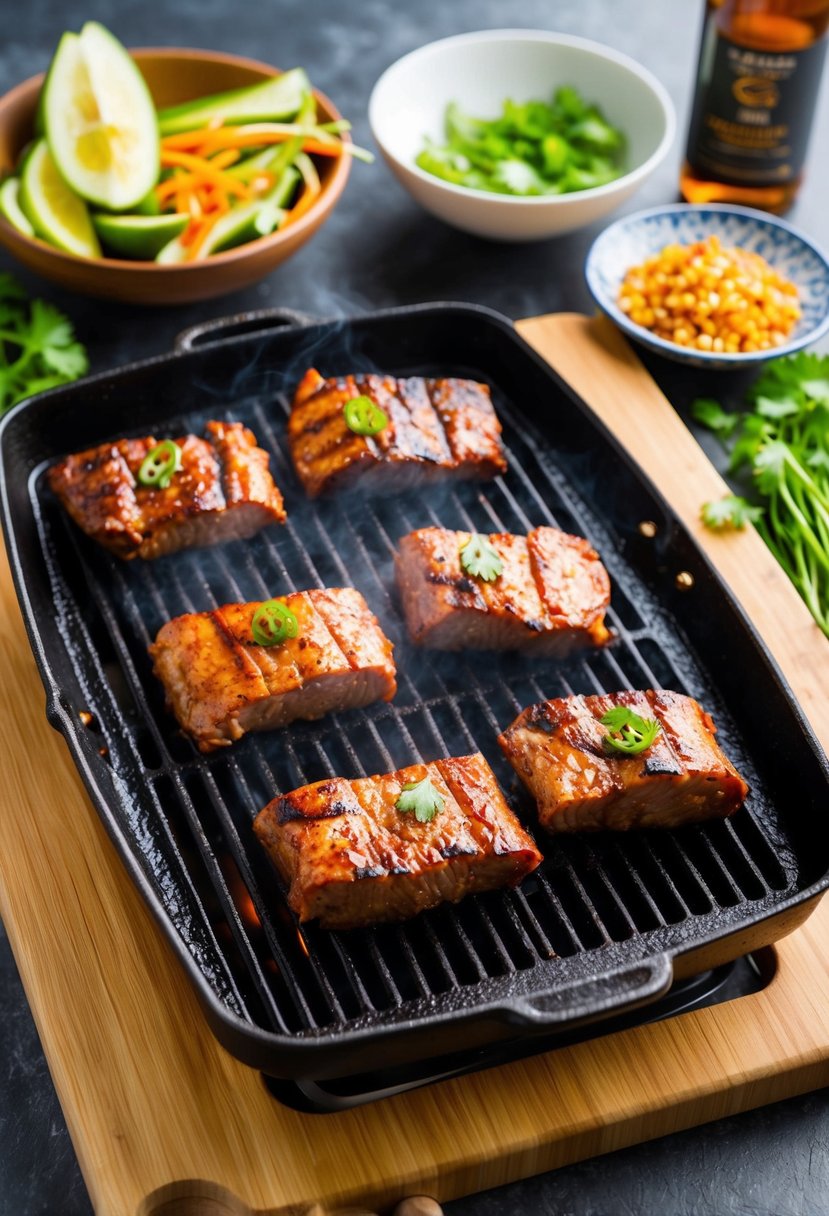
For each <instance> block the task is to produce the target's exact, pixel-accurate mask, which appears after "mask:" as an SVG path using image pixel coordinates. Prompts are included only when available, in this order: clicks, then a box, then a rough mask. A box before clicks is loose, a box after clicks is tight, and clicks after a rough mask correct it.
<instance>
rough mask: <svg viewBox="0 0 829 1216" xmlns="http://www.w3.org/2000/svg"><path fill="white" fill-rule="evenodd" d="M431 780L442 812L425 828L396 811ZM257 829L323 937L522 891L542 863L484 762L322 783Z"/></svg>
mask: <svg viewBox="0 0 829 1216" xmlns="http://www.w3.org/2000/svg"><path fill="white" fill-rule="evenodd" d="M426 776H428V777H429V778H430V779H431V781H432V783H433V785H434V786H435V788H436V789H437V790H438V792H439V793H440V794H441V795H442V796H443V798H444V799H445V803H444V806H443V809H442V810H440V811H438V813H437V814H436V815H435V817H434V819H432V820H431V821H430V822H429V823H420V822H418V820H417V819H416V818H415V816H414V814H411V813H404V812H401V811H399V810H397V808H396V807H395V802H396V801H397V799H398V798H399V796H400V793H401V791H402V789H403V786H404V785H405V784H406V783H407V782H410V781H421V780H422V779H423V778H424V777H426ZM253 827H254V831H255V832H256V835H257V837H258V838H259V841H260V842H261V844H262V845H263V847H264V848H265V849H266V850H267V852H268V854H269V855H270V857H271V860H272V861H273V863H274V865H275V866H276V868H277V870H278V871H279V873H280V874H281V875H282V877H283V879H284V880H285V882H286V883H288V884H289V886H290V890H289V894H288V902H289V903H290V905H291V908H292V909H293V910H294V912H295V913H296V914H297V916H298V917H299V919H300V920H301V921H306V920H313V919H314V918H318V919H319V922H320V924H321V925H322V927H323V928H324V929H353V928H356V927H358V926H361V925H372V924H376V923H378V922H381V921H391V920H404V919H406V918H408V917H410V916H415V915H416V914H417V913H418V912H422V911H423V910H424V909H426V908H433V907H435V905H436V904H439V903H442V902H443V901H444V900H450V901H451V902H453V903H455V902H457V901H458V900H460V899H462V898H463V897H464V896H465V895H469V894H471V893H473V892H477V891H490V890H494V889H495V888H497V887H502V886H507V885H509V886H516V885H517V884H518V883H519V882H520V881H521V879H522V878H524V877H525V875H527V874H529V872H530V871H531V870H534V869H535V867H536V866H537V865H538V863H539V862H540V861H541V854H540V853H539V851H538V849H537V848H536V846H535V844H534V842H533V840H532V838H531V837H530V836H528V835H527V833H526V832H525V831H524V830H523V828H522V827H521V825H520V824H519V823H518V820H517V819H516V818H515V816H514V815H513V814H512V812H511V811H510V809H509V807H508V806H507V804H506V802H505V801H504V797H503V794H502V793H501V790H500V788H499V786H498V783H497V781H496V780H495V775H494V774H493V772H492V770H491V768H490V767H489V765H488V764H487V762H486V760H485V759H484V758H483V756H482V755H481V754H480V753H475V754H473V755H471V756H461V757H458V758H455V759H450V760H436V761H433V762H432V763H430V764H414V765H412V766H411V767H409V768H404V769H400V770H399V771H398V772H395V773H384V774H381V775H379V776H375V777H364V778H361V779H359V780H356V781H347V780H345V779H344V778H342V777H333V778H329V779H328V780H326V781H317V782H316V783H315V784H313V785H305V786H302V787H301V788H300V789H296V790H293V791H292V792H291V793H289V794H283V795H281V796H279V797H277V798H274V800H273V801H272V802H270V803H269V804H268V805H267V806H266V807H265V808H264V810H262V811H260V812H259V814H258V815H257V817H256V819H255V820H254V824H253Z"/></svg>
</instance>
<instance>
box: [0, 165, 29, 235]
mask: <svg viewBox="0 0 829 1216" xmlns="http://www.w3.org/2000/svg"><path fill="white" fill-rule="evenodd" d="M0 215H2V216H3V217H4V218H5V219H7V220H8V221H9V223H10V224H11V226H12V228H16V229H17V231H18V232H22V233H23V235H24V236H34V234H35V230H34V228H33V227H32V225H31V224H30V223H29V221H28V219H27V218H26V216H25V215H24V214H23V211H22V210H21V207H20V178H19V177H7V178H6V180H5V181H4V182H3V185H2V186H0Z"/></svg>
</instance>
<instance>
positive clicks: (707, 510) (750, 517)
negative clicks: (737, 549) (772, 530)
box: [700, 494, 763, 532]
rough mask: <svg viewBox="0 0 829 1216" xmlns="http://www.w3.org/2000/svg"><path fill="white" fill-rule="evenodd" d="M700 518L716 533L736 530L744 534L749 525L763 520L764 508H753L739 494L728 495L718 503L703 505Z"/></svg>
mask: <svg viewBox="0 0 829 1216" xmlns="http://www.w3.org/2000/svg"><path fill="white" fill-rule="evenodd" d="M700 517H701V519H702V522H703V523H704V524H705V526H706V528H711V529H712V530H713V531H714V532H724V531H726V530H728V529H735V528H736V530H737V531H738V532H742V530H743V529H744V528H745V526H746V524H747V523H755V522H756V521H757V520H758V519H762V518H763V508H762V507H753V506H752V505H751V503H749V502H747V501H746V499H745V498H740V497H739V496H738V495H737V494H726V495H725V497H724V498H720V499H718V500H717V501H716V502H706V503H703V506H702V510H701V511H700Z"/></svg>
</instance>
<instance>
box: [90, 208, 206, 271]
mask: <svg viewBox="0 0 829 1216" xmlns="http://www.w3.org/2000/svg"><path fill="white" fill-rule="evenodd" d="M189 222H190V216H189V215H180V214H177V213H176V214H173V215H93V216H92V223H93V224H94V226H95V231H96V232H97V233H98V236H99V237H100V238H101V243H102V244H103V246H104V248H105V249H110V250H112V252H113V253H118V254H120V255H121V256H122V257H125V258H143V259H144V260H145V261H152V259H153V258H154V257H155V255H156V254H157V253H158V252H159V251H160V250H161V249H163V248H164V246H165V245H167V244H169V242H170V241H172V240H174V238H175V237H177V236H179V235H180V233H182V232H183V231H184V229H185V228H186V227H187V225H188V223H189Z"/></svg>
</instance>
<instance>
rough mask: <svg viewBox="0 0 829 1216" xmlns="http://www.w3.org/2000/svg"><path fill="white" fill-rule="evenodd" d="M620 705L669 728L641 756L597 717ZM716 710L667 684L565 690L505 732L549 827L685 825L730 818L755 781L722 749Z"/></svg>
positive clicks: (508, 750) (506, 745)
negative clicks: (619, 745) (618, 745)
mask: <svg viewBox="0 0 829 1216" xmlns="http://www.w3.org/2000/svg"><path fill="white" fill-rule="evenodd" d="M616 706H626V707H628V708H629V709H631V710H633V712H634V713H636V714H638V715H639V716H640V717H642V718H650V719H652V720H653V719H655V720H656V721H657V722H658V723H659V725H660V727H661V730H660V731H659V734H658V735H657V736H656V739H655V741H654V742H653V743H652V744H651V746H650V747H649V748H648V749H647V750H646V751H642V752H640V753H638V754H636V755H625V754H624V753H621V752H618V751H613V750H611V749H609V748H608V747H607V745H606V744H605V742H604V739H605V738H606V736H607V734H608V728H607V727H606V726H603V725H602V724H601V722H600V721H599V719H600V718H601V717H602V716H603V715H604V714H606V713H607V712H608V710H610V709H613V708H615V707H616ZM715 733H716V727H715V726H714V723H713V722H712V721H711V718H710V716H709V715H708V714H707V713H706V712H705V710H704V709H702V708H701V707H700V705H699V704H698V703H697V702H696V701H695V700H693V698H692V697H686V696H683V695H682V694H681V693H677V692H667V691H666V690H664V689H657V690H656V691H654V690H653V689H648V690H647V691H646V692H619V693H612V694H610V695H608V696H595V697H562V698H561V699H560V700H555V701H542V702H541V703H540V704H538V705H532V706H530V708H529V709H525V710H524V711H523V713H521V714H519V716H518V717H517V718H516V719H515V721H514V722H513V723H512V725H511V726H510V727H509V728H508V729H507V730H505V731H504V733H503V734H502V735H500V736H499V739H498V742H499V743H500V744H501V747H502V748H503V750H504V752H505V754H506V757H507V759H508V760H509V762H510V764H511V765H512V767H513V768H514V769H515V771H516V773H518V775H519V777H520V778H521V780H522V781H524V783H525V784H526V785H527V786H528V787H529V789H530V791H531V792H532V793H533V794H534V796H535V798H536V800H537V802H538V817H539V820H540V821H541V823H542V825H543V826H544V827H545V828H546V829H547V831H548V832H581V831H593V830H598V829H603V828H610V829H612V830H614V831H619V830H625V829H627V828H646V827H665V828H673V827H678V826H679V825H680V824H683V823H694V822H696V821H698V820H702V819H712V818H717V817H720V818H725V817H726V816H727V815H731V814H733V813H734V811H736V810H737V809H738V808H739V807H740V806H741V805H742V803H743V801H744V799H745V797H746V795H747V793H748V786H747V785H746V783H745V781H743V779H742V777H741V776H740V774H739V773H738V772H737V770H736V769H735V768H734V766H733V764H732V763H731V762H730V761H729V760H728V759H727V758H726V756H724V755H723V753H722V751H721V750H720V748H719V746H718V744H717V741H716V739H715V738H714V735H715Z"/></svg>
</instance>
